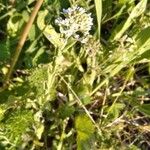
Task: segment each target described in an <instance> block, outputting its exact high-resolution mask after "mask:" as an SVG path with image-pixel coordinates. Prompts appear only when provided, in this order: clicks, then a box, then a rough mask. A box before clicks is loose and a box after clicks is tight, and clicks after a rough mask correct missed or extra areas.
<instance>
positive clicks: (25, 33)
mask: <svg viewBox="0 0 150 150" xmlns="http://www.w3.org/2000/svg"><path fill="white" fill-rule="evenodd" d="M43 1H44V0H38V1H37V2H36V5H35V7H34V9H33V11H32V13H31V16H30V18H29V21H28V22H27V24H26V26H25V28H24V30H23V32H22V34H21V38H20V40H19V42H18V45H17V47H16V51H15V54H14V56H13V58H12V60H11V65H10V68H9V71H8V73H7V75H6V79H5V81H4V88H6V87H7V86H8V83H9V80H10V77H11V75H12V72H13V70H14V67H15V65H16V63H17V61H18V58H19V55H20V53H21V50H22V48H23V45H24V43H25V41H26V39H27V36H28V34H29V31H30V29H31V26H32V24H33V22H34V20H35V17H36V15H37V13H38V11H39V9H40V7H41V5H42V3H43Z"/></svg>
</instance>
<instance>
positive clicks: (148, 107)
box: [137, 104, 150, 116]
mask: <svg viewBox="0 0 150 150" xmlns="http://www.w3.org/2000/svg"><path fill="white" fill-rule="evenodd" d="M137 108H138V109H139V110H140V111H141V112H143V113H145V114H146V115H148V116H150V104H142V105H140V104H139V105H138V107H137Z"/></svg>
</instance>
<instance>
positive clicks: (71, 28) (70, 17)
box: [55, 6, 93, 43]
mask: <svg viewBox="0 0 150 150" xmlns="http://www.w3.org/2000/svg"><path fill="white" fill-rule="evenodd" d="M62 14H63V15H64V17H65V18H64V19H63V18H62V17H59V18H57V19H56V20H55V23H56V24H57V25H58V26H59V27H60V33H62V34H63V35H64V37H65V38H67V39H68V38H69V37H73V38H75V39H76V40H77V41H80V42H81V43H86V42H87V40H88V38H89V36H90V33H89V31H90V30H91V27H92V25H93V18H92V17H91V13H87V12H86V10H85V9H84V8H82V7H78V6H73V7H72V8H68V9H63V12H62Z"/></svg>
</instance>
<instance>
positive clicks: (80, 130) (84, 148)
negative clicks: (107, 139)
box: [75, 114, 95, 150]
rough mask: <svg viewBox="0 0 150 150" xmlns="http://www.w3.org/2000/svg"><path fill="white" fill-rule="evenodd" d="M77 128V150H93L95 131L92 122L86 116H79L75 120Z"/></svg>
mask: <svg viewBox="0 0 150 150" xmlns="http://www.w3.org/2000/svg"><path fill="white" fill-rule="evenodd" d="M75 128H76V130H77V150H91V149H92V148H93V146H92V142H93V141H92V140H93V133H94V131H95V129H94V125H93V123H92V121H91V120H90V119H89V117H87V115H86V114H81V115H78V116H77V117H76V119H75Z"/></svg>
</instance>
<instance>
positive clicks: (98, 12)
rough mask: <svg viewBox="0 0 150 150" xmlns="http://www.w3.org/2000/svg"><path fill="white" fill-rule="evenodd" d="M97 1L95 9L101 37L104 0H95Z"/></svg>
mask: <svg viewBox="0 0 150 150" xmlns="http://www.w3.org/2000/svg"><path fill="white" fill-rule="evenodd" d="M94 1H95V9H96V16H97V24H98V38H99V39H100V35H101V18H102V0H94Z"/></svg>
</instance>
